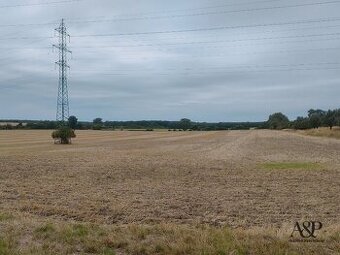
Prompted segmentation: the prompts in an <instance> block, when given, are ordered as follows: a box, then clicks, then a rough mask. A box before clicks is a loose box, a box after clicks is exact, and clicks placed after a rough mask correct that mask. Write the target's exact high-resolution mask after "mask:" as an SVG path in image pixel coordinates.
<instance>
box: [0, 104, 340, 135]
mask: <svg viewBox="0 0 340 255" xmlns="http://www.w3.org/2000/svg"><path fill="white" fill-rule="evenodd" d="M4 122H6V123H10V124H6V125H0V129H58V128H59V127H60V122H57V121H33V120H22V121H18V120H6V121H4ZM13 123H17V124H16V125H14V124H13ZM66 124H67V126H69V127H70V128H71V129H73V130H75V129H78V130H89V129H93V130H147V131H153V130H154V129H167V130H169V131H182V130H183V131H186V130H190V131H214V130H249V129H255V128H256V129H287V128H291V129H311V128H319V127H329V128H330V129H332V128H333V127H334V126H340V109H335V110H328V111H324V110H320V109H316V110H315V109H310V110H309V111H308V112H307V116H305V117H297V119H296V120H294V121H290V120H289V119H288V117H287V116H286V115H284V114H283V113H281V112H278V113H274V114H271V115H270V116H269V119H268V121H262V122H216V123H209V122H194V121H191V120H190V119H188V118H182V119H181V120H179V121H164V120H141V121H104V120H103V119H102V118H95V119H94V120H93V121H92V122H89V121H87V122H86V121H78V119H77V117H75V116H70V118H69V119H68V121H67V123H66Z"/></svg>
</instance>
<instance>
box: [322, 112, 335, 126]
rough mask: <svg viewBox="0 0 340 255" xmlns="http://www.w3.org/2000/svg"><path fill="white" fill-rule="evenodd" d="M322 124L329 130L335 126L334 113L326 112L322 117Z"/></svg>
mask: <svg viewBox="0 0 340 255" xmlns="http://www.w3.org/2000/svg"><path fill="white" fill-rule="evenodd" d="M324 124H325V125H327V127H329V128H330V129H332V128H333V126H335V124H336V111H335V110H334V111H332V110H328V111H327V113H326V114H325V117H324Z"/></svg>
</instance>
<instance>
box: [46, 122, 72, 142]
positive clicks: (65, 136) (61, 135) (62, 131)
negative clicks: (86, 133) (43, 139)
mask: <svg viewBox="0 0 340 255" xmlns="http://www.w3.org/2000/svg"><path fill="white" fill-rule="evenodd" d="M75 137H76V134H75V133H74V130H73V129H71V128H70V127H67V126H62V127H60V128H59V129H58V130H55V131H53V133H52V138H53V139H54V141H55V142H57V143H60V144H70V143H71V139H72V138H75Z"/></svg>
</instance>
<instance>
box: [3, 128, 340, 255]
mask: <svg viewBox="0 0 340 255" xmlns="http://www.w3.org/2000/svg"><path fill="white" fill-rule="evenodd" d="M50 134H51V131H48V130H47V131H35V130H31V131H27V130H16V131H1V132H0V169H1V175H0V197H1V204H0V210H1V211H0V212H1V213H0V229H1V230H2V231H1V233H0V238H1V239H0V254H1V249H2V250H3V254H15V252H18V249H19V251H20V252H22V253H23V254H24V253H26V254H37V253H41V254H47V253H49V252H50V253H51V254H55V253H56V252H57V253H64V254H67V253H76V254H77V253H79V254H93V253H99V254H155V253H156V254H197V253H204V254H223V253H221V250H223V252H225V254H229V253H234V254H249V253H250V254H264V252H265V250H266V249H267V250H268V249H269V250H270V249H272V251H273V252H277V253H278V251H281V253H282V251H283V250H286V251H288V252H290V253H292V254H298V253H299V254H301V253H305V254H313V253H314V254H336V250H337V249H339V248H340V247H339V246H337V245H338V242H339V214H340V205H339V193H340V188H339V187H340V178H339V177H340V140H336V139H330V138H323V137H311V136H306V135H303V134H300V133H292V132H284V131H267V130H252V131H219V132H218V131H216V132H167V131H163V132H161V131H160V132H133V131H132V132H128V131H77V138H76V139H75V140H74V143H73V144H72V145H65V146H63V145H54V144H53V141H52V139H51V138H50ZM301 220H318V221H321V222H322V223H323V225H324V226H325V227H324V229H323V232H322V235H323V237H324V238H325V242H324V243H322V244H317V245H314V244H294V243H289V242H288V239H289V236H290V233H291V231H292V228H293V223H294V222H295V221H301ZM103 236H104V237H103ZM255 236H256V237H257V238H258V243H255V242H254V241H252V240H253V239H254V237H255ZM189 237H190V238H191V239H192V240H191V241H187V239H188V238H189ZM252 237H253V238H252ZM268 238H269V239H270V240H271V241H270V243H269V242H268ZM197 240H200V241H199V243H200V244H199V245H198V241H197ZM240 240H242V244H240V243H239V242H240ZM190 242H191V243H192V245H191V246H190ZM61 244H64V245H61ZM195 244H196V245H195ZM18 247H19V248H18ZM103 247H104V248H105V247H106V248H105V249H104V248H103ZM316 247H317V248H316ZM34 251H35V252H34ZM219 251H220V252H219ZM298 251H299V252H298ZM5 252H7V253H5ZM282 254H284V253H282Z"/></svg>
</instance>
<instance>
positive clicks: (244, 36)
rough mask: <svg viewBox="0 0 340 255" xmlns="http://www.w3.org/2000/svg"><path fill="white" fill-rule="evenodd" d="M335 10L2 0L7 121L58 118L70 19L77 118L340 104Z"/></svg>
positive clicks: (280, 3) (296, 110)
mask: <svg viewBox="0 0 340 255" xmlns="http://www.w3.org/2000/svg"><path fill="white" fill-rule="evenodd" d="M339 11H340V1H336V0H333V1H332V0H299V1H296V0H262V1H261V0H224V1H222V0H185V1H183V0H172V1H165V0H164V1H163V0H78V1H77V0H37V1H33V0H0V12H1V14H0V21H1V24H0V30H1V37H0V52H1V56H0V59H1V61H0V66H1V69H0V119H50V120H53V119H55V114H56V113H55V112H56V97H57V85H58V68H57V67H56V66H55V64H54V62H55V61H57V60H58V55H57V52H56V51H53V50H52V44H53V43H57V37H55V36H56V34H55V32H54V28H56V27H58V25H59V23H60V20H61V19H62V18H64V19H65V22H66V24H67V29H68V32H69V34H70V35H71V41H70V43H69V47H70V49H71V50H72V51H73V54H72V56H70V59H69V65H70V66H71V70H70V73H69V99H70V114H72V115H76V116H77V117H78V118H79V119H81V120H92V119H93V118H95V117H102V118H103V119H105V120H141V119H162V120H177V119H180V118H182V117H188V118H190V119H192V120H195V121H262V120H265V119H267V117H268V115H269V114H270V113H273V112H277V111H281V112H283V113H285V114H287V115H288V116H289V117H290V118H296V117H297V116H300V115H305V112H306V111H307V110H308V109H310V108H322V109H329V108H338V107H340V105H339V102H340V101H339V95H340V74H339V70H340V60H339V59H340V14H339Z"/></svg>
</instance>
